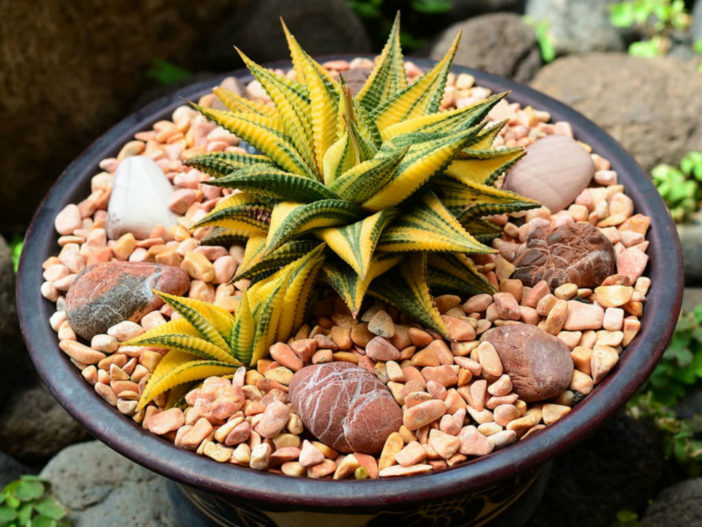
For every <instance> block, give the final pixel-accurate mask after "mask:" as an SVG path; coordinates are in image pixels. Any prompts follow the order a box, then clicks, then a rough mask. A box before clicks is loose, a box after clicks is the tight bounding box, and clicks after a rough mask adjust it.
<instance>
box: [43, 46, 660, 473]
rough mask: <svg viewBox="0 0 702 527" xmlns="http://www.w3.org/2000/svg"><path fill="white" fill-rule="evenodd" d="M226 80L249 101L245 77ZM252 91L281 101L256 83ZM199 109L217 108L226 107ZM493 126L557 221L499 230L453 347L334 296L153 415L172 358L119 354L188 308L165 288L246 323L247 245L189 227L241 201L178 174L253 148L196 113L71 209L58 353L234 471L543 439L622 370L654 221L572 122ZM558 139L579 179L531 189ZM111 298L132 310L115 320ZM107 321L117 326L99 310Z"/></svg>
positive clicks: (110, 393) (401, 459) (64, 225)
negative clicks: (211, 240) (488, 285)
mask: <svg viewBox="0 0 702 527" xmlns="http://www.w3.org/2000/svg"><path fill="white" fill-rule="evenodd" d="M369 66H370V64H369V61H367V60H365V59H357V60H354V61H352V62H351V63H347V62H345V61H334V62H331V63H327V64H326V65H325V67H327V68H328V69H329V70H330V71H332V72H337V73H338V72H340V71H346V70H349V68H352V71H357V70H358V71H362V72H364V71H365V74H367V71H368V69H369ZM406 70H407V74H408V78H409V79H410V81H411V80H413V79H416V78H417V76H418V75H419V74H420V73H421V72H420V70H419V69H418V68H417V67H416V66H414V65H413V64H411V63H407V67H406ZM280 73H281V74H287V75H294V73H293V72H287V73H285V72H280ZM352 77H353V76H352V75H350V74H349V78H352ZM361 82H363V76H361V80H360V81H359V82H358V84H359V85H360V83H361ZM225 83H227V84H228V86H227V87H228V88H230V89H232V88H233V89H237V86H236V84H235V83H234V81H233V79H229V80H227V81H225ZM473 83H474V80H473V78H472V77H471V76H470V75H467V74H460V75H458V76H455V75H453V74H451V75H450V77H449V80H448V84H447V87H446V93H445V97H444V100H443V102H442V107H443V108H445V109H449V108H454V107H463V106H466V105H469V104H472V103H474V102H476V101H479V100H482V99H484V98H485V97H487V96H488V95H489V94H490V92H489V90H487V89H484V88H481V87H478V86H474V84H473ZM242 89H243V90H244V93H245V94H246V95H247V96H248V97H250V98H252V99H255V100H260V101H266V100H267V97H266V94H265V92H263V90H262V89H261V86H260V84H258V83H257V82H256V81H253V82H251V83H249V84H248V85H247V86H245V87H242ZM199 103H200V104H201V105H204V106H212V105H216V104H217V102H216V101H215V99H214V96H213V95H206V96H204V97H203V98H201V100H200V101H199ZM489 119H491V120H495V121H498V120H503V119H507V120H508V122H509V123H508V125H507V126H506V127H505V128H504V129H503V130H502V131H501V133H500V135H498V136H497V138H496V141H495V145H496V146H501V145H505V146H525V147H527V155H526V156H525V158H524V161H525V162H526V161H528V163H525V164H521V163H519V164H517V165H516V166H515V167H514V168H513V170H512V171H511V172H510V173H509V174H508V176H507V178H506V180H505V186H506V187H508V188H513V189H519V191H520V192H522V193H524V194H526V195H528V196H529V197H532V198H535V199H539V200H540V201H541V202H542V203H546V202H547V203H549V204H551V207H552V209H547V208H545V207H542V208H540V209H535V210H531V211H528V212H527V213H523V214H516V215H511V216H509V217H508V216H506V215H501V216H494V217H492V218H491V219H492V221H493V222H495V223H496V224H498V225H500V226H502V227H503V228H504V230H503V235H502V236H501V237H500V238H498V239H496V240H494V242H493V246H494V248H495V249H497V250H498V253H497V254H494V255H479V256H477V257H475V258H474V260H475V262H476V264H477V266H478V269H479V270H480V271H481V272H483V273H484V274H485V276H486V277H487V279H488V280H490V281H491V282H492V283H493V284H494V285H495V286H496V287H497V288H498V289H499V292H497V293H495V294H494V295H489V294H479V295H476V296H473V297H471V298H460V297H458V296H455V295H450V294H449V295H443V296H439V297H437V298H436V301H437V307H438V308H439V311H440V312H441V313H442V317H443V320H444V322H445V324H446V326H447V327H448V329H449V339H448V340H445V339H444V338H442V337H441V336H440V335H438V334H436V333H434V332H432V331H429V330H426V329H424V328H422V327H419V326H418V325H417V324H414V323H412V321H410V320H408V319H407V318H406V317H405V316H404V315H403V314H402V313H399V312H398V311H397V310H395V309H394V308H392V307H390V306H385V305H383V304H380V303H376V304H373V305H371V306H370V307H369V308H368V309H367V310H366V311H365V312H364V313H362V314H361V316H360V317H359V319H358V320H355V319H353V318H352V317H351V315H350V314H349V312H348V310H347V309H346V307H345V305H344V304H343V302H341V301H340V300H339V299H338V297H336V296H335V295H333V294H332V293H331V292H328V293H327V294H326V296H324V295H323V298H322V299H321V300H319V301H318V302H317V303H316V304H314V305H313V306H312V314H311V319H310V320H309V323H308V324H306V325H304V326H303V327H302V328H301V329H300V330H299V331H298V333H297V334H296V335H295V337H294V338H292V339H291V340H290V342H279V343H276V344H274V345H273V346H272V347H271V348H270V357H269V358H266V359H263V360H260V361H259V362H258V364H257V367H256V368H255V369H249V370H247V369H246V368H243V367H242V368H240V369H239V370H238V371H237V372H236V373H235V374H234V375H233V376H229V377H227V378H225V377H211V378H209V379H207V380H205V381H204V382H203V383H202V385H201V386H199V387H198V388H196V389H194V390H192V391H190V392H188V393H177V389H174V390H172V393H171V394H170V398H171V401H170V402H173V401H178V399H181V403H182V404H179V405H176V406H174V407H171V408H169V409H164V408H165V407H166V406H168V403H169V395H168V394H163V395H161V396H160V397H157V398H156V400H155V401H154V402H152V403H150V404H149V405H148V406H146V408H144V409H143V410H140V411H139V412H137V411H136V408H137V402H138V400H139V397H140V394H141V392H142V391H143V389H144V386H145V385H146V383H147V381H148V379H149V378H150V375H151V373H152V372H153V371H154V369H155V367H156V366H157V364H158V362H159V361H160V360H161V358H162V357H163V355H164V354H165V350H161V349H155V348H142V347H128V346H122V345H120V343H121V342H125V341H127V340H129V339H130V338H132V337H135V336H137V335H139V334H141V333H143V332H144V331H147V330H149V329H151V328H153V327H155V326H157V325H160V324H163V323H165V322H166V321H168V320H170V319H171V317H173V316H177V315H174V313H173V311H172V310H171V309H170V308H169V307H168V306H165V305H160V302H159V301H158V298H156V299H154V298H153V295H152V294H151V293H150V288H151V287H153V286H154V284H160V285H161V286H162V287H163V288H164V289H163V290H166V291H168V292H174V293H176V294H183V293H186V292H187V295H188V296H190V297H192V298H197V299H200V300H204V301H207V302H213V303H215V304H217V305H219V306H221V307H223V308H225V309H227V310H229V311H234V310H235V309H236V308H237V306H238V303H239V299H240V292H241V291H244V290H246V288H247V286H248V285H249V284H248V281H247V280H240V281H238V282H235V283H229V281H230V279H231V278H232V276H234V273H235V271H236V268H237V266H238V264H239V263H240V262H241V259H242V257H243V248H242V247H239V246H232V247H222V246H202V245H200V240H201V239H202V238H203V236H205V235H206V234H207V233H208V229H207V228H200V229H197V230H195V231H194V232H191V231H190V226H192V225H194V224H195V223H196V222H197V221H198V220H200V219H201V218H203V217H204V216H205V215H206V214H207V212H208V211H210V210H212V208H213V207H215V206H216V204H217V203H218V201H219V200H220V199H221V198H222V197H223V196H225V195H228V194H229V193H230V192H231V191H229V190H222V189H220V188H219V187H215V186H211V185H208V184H207V180H208V178H209V176H207V175H205V174H203V173H201V172H199V171H198V170H195V169H191V168H188V167H185V166H184V165H183V164H182V163H181V159H183V158H187V157H188V156H190V155H194V154H200V153H203V152H215V151H231V152H238V151H241V148H240V146H239V140H238V139H237V138H236V137H235V136H233V135H231V134H229V133H227V132H226V131H224V130H223V129H221V128H218V127H215V126H214V125H213V124H212V123H209V122H208V121H206V120H205V119H204V118H203V117H202V116H201V115H199V114H197V113H196V112H195V111H194V110H192V109H190V108H189V107H186V106H181V107H179V108H177V109H176V110H175V111H174V112H173V115H172V119H171V120H163V121H159V122H157V123H155V124H154V125H153V129H152V130H149V131H144V132H139V133H138V134H136V135H135V138H134V140H133V141H130V142H128V143H127V144H126V145H124V146H123V148H122V149H121V151H120V152H119V155H118V156H117V157H116V158H110V159H104V160H103V161H102V162H101V163H100V168H101V169H102V172H100V173H98V174H96V175H95V176H94V177H93V178H92V180H91V193H90V195H89V196H88V197H86V198H85V199H84V200H83V201H81V202H80V203H78V204H69V205H67V206H66V207H65V208H64V209H63V210H62V211H61V212H60V213H59V214H58V215H57V217H56V221H55V227H56V230H57V231H58V233H59V234H60V238H59V245H60V247H61V249H60V252H59V254H58V255H57V256H52V257H50V258H48V259H47V260H46V261H45V262H44V265H43V269H44V274H43V276H44V280H45V281H44V283H43V284H42V287H41V293H42V295H43V296H44V297H45V298H47V299H48V300H50V301H52V302H55V303H56V312H55V313H54V314H53V315H52V316H51V319H50V324H51V327H52V328H53V329H54V330H55V331H56V332H57V333H58V337H59V346H60V348H61V349H62V350H63V351H64V352H65V353H66V354H67V355H68V356H69V357H70V358H71V360H72V362H73V363H74V364H75V365H76V366H77V367H78V368H80V370H81V372H82V375H83V377H84V378H85V379H86V381H88V382H89V383H90V384H91V385H93V386H94V388H95V391H96V392H97V393H98V394H99V395H100V396H101V397H102V398H103V399H104V400H105V401H107V402H108V403H109V404H111V405H113V406H115V407H116V408H117V410H118V411H119V412H121V413H122V414H124V415H126V416H128V417H129V418H131V419H133V420H134V421H135V422H137V423H141V424H142V425H143V426H144V427H145V428H146V429H148V430H149V431H151V432H152V433H154V434H157V435H160V436H163V437H165V438H167V439H168V440H171V441H173V442H174V443H175V445H176V446H178V447H180V448H184V449H189V450H193V451H196V452H197V453H199V454H203V455H205V456H208V457H210V458H212V459H213V460H215V461H217V462H220V463H233V464H236V465H242V466H247V467H250V468H252V469H255V470H268V471H270V472H275V473H282V474H285V475H288V476H296V477H311V478H333V479H344V478H356V479H365V478H378V477H391V476H408V475H414V474H421V473H426V472H431V471H438V470H443V469H447V468H449V467H453V466H455V465H457V464H460V463H462V462H464V461H466V460H469V459H471V458H474V457H476V456H482V455H486V454H489V453H490V452H492V451H493V450H496V449H499V448H502V447H504V446H507V445H509V444H511V443H514V442H516V441H518V440H521V439H524V438H526V437H529V436H530V435H532V434H535V433H538V432H539V430H541V429H543V428H545V427H546V426H548V425H550V424H552V423H554V422H555V421H557V420H558V419H560V418H561V417H563V416H565V415H566V414H567V413H568V412H569V411H570V410H571V409H572V408H573V406H574V405H575V404H577V403H578V402H579V401H580V400H581V399H582V398H583V397H584V396H586V395H587V394H588V393H590V392H591V391H592V390H593V389H594V388H595V386H596V385H597V384H598V383H599V382H601V381H602V379H604V378H605V377H606V375H607V374H608V373H609V372H610V371H611V370H612V369H613V368H615V367H616V365H617V362H618V360H619V355H620V354H621V352H622V350H623V348H624V347H625V346H627V345H628V344H629V343H630V342H631V341H632V340H633V339H634V337H635V336H636V334H637V332H638V331H639V328H640V320H639V319H640V317H641V315H642V312H643V306H644V304H645V302H646V295H647V293H648V290H649V287H650V285H651V283H650V280H649V279H648V278H646V277H644V276H642V274H643V272H644V269H645V267H646V264H647V262H648V256H647V254H646V249H647V246H648V242H647V241H646V232H647V229H648V227H649V225H650V218H648V217H645V216H642V215H641V214H634V206H633V202H632V200H631V199H630V198H629V197H628V196H627V195H626V194H625V192H624V187H623V186H622V185H620V184H618V181H617V173H616V172H614V171H612V170H611V169H610V166H609V162H608V161H607V160H606V159H603V158H601V157H600V156H598V155H597V154H595V153H591V152H590V149H589V147H588V145H584V144H582V143H578V142H577V141H575V140H574V139H573V138H572V130H571V128H570V126H569V124H568V123H565V122H557V123H549V122H548V121H549V119H550V116H549V115H548V114H547V113H546V112H541V111H538V110H535V109H533V108H531V107H527V108H521V107H520V105H519V104H518V103H511V104H510V103H508V102H506V101H504V100H503V101H501V102H500V103H499V104H498V105H497V106H495V108H493V110H492V111H491V112H490V115H489ZM547 136H548V140H547V141H544V143H548V142H551V143H552V144H551V146H550V147H549V148H548V150H547V151H546V152H547V154H548V156H550V161H549V163H551V164H552V165H553V166H551V168H550V170H551V171H552V172H555V171H558V170H559V169H560V170H562V171H564V172H561V173H565V172H567V173H568V174H569V181H570V183H569V185H565V186H564V185H560V184H558V180H556V181H554V185H553V186H552V187H549V186H548V185H534V184H533V178H532V174H533V173H534V169H533V168H532V165H533V164H534V163H536V162H538V161H539V159H541V158H543V157H544V154H543V153H542V152H543V151H544V143H541V142H540V141H539V140H540V139H541V138H543V137H547ZM532 144H533V145H534V147H533V148H532V147H531V146H530V145H532ZM546 146H548V145H546ZM574 148H575V149H576V150H575V153H576V155H573V154H572V152H573V149H574ZM559 159H560V160H561V161H560V163H561V165H558V163H559ZM125 160H127V163H125ZM123 167H124V168H123ZM546 179H548V178H546ZM133 185H140V186H141V188H147V187H148V190H147V191H145V192H147V193H153V194H154V197H153V198H150V199H149V207H151V208H152V209H154V210H152V211H151V213H150V214H149V216H148V217H144V216H143V215H140V214H138V212H140V211H141V210H143V204H142V201H139V200H136V201H135V200H131V199H126V198H125V196H127V195H129V187H130V186H133ZM117 189H120V190H119V191H117ZM163 189H165V190H163ZM539 192H541V193H544V195H540V194H539ZM164 223H165V224H164ZM129 263H132V264H133V263H139V265H129ZM95 264H97V265H95ZM125 284H126V285H125ZM72 286H73V287H72ZM80 291H84V292H91V293H90V294H87V293H80ZM67 293H68V294H67ZM111 305H115V306H120V311H119V312H118V314H117V319H115V318H114V313H112V312H110V306H111ZM95 310H102V311H97V312H100V313H102V312H104V313H105V315H104V316H100V317H91V316H86V314H89V313H95V312H96V311H95ZM79 336H80V337H82V338H83V339H84V341H87V342H89V344H84V343H82V342H80V341H79ZM320 386H321V387H320ZM316 387H317V388H316ZM314 390H317V391H316V392H315V391H314ZM310 393H318V394H319V397H318V398H317V400H316V401H311V400H310V397H311V395H310ZM312 403H314V404H312ZM311 434H316V435H315V436H313V435H311ZM322 441H324V442H322Z"/></svg>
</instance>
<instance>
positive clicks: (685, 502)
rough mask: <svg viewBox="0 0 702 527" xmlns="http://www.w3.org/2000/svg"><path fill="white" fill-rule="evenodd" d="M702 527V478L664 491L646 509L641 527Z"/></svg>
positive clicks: (677, 484)
mask: <svg viewBox="0 0 702 527" xmlns="http://www.w3.org/2000/svg"><path fill="white" fill-rule="evenodd" d="M678 525H679V526H683V525H685V526H687V525H689V526H692V525H702V478H693V479H688V480H687V481H681V482H680V483H676V484H675V485H672V486H670V487H667V488H665V489H663V492H661V493H660V494H659V495H658V497H657V498H656V499H655V500H653V503H651V504H650V505H649V506H648V508H647V509H646V515H645V516H644V517H643V518H642V520H641V527H671V526H678Z"/></svg>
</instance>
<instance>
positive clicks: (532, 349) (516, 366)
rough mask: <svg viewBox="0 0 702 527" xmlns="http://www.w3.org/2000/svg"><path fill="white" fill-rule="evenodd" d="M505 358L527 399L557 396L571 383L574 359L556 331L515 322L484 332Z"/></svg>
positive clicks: (515, 383) (516, 386)
mask: <svg viewBox="0 0 702 527" xmlns="http://www.w3.org/2000/svg"><path fill="white" fill-rule="evenodd" d="M482 340H486V341H488V342H490V343H491V344H492V345H493V346H494V347H495V350H496V351H497V354H498V355H499V356H500V360H501V361H502V366H503V368H504V371H505V373H506V374H507V375H509V378H510V380H511V381H512V386H513V388H514V391H515V392H516V393H517V394H519V397H520V398H521V399H523V400H524V401H526V402H533V401H542V400H544V399H550V398H552V397H557V396H558V395H560V394H561V393H563V392H564V391H565V390H566V389H567V388H568V386H569V385H570V380H571V378H572V377H573V359H572V358H571V356H570V351H569V350H568V347H567V346H566V345H565V344H564V343H563V342H561V340H559V339H558V338H556V337H554V336H553V335H549V334H548V333H546V332H545V331H543V330H541V329H539V328H538V327H536V326H532V325H529V324H511V325H507V326H501V327H498V328H494V329H491V330H489V331H487V332H486V333H485V335H483V339H482Z"/></svg>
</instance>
